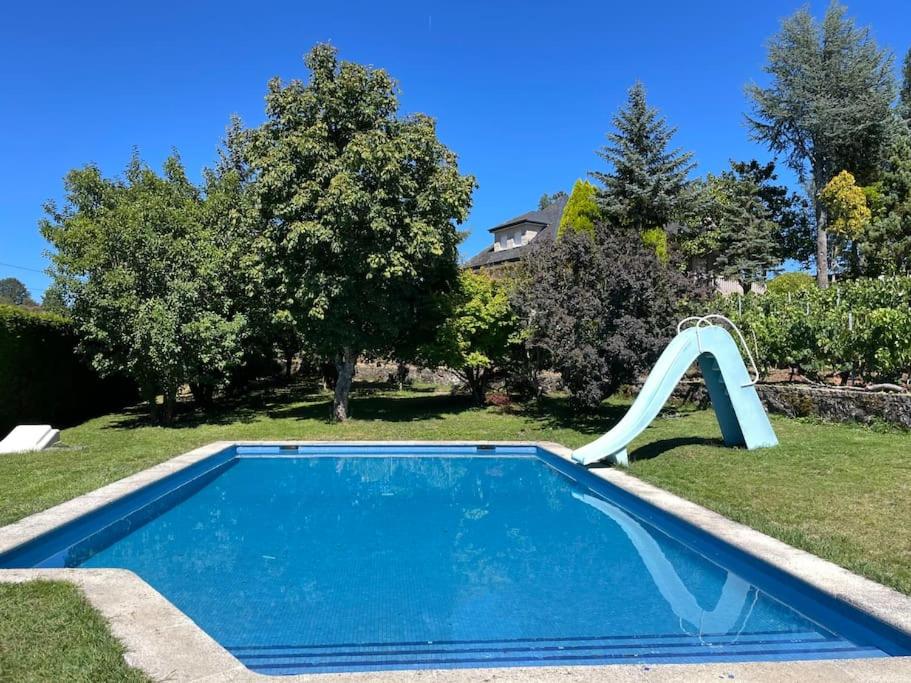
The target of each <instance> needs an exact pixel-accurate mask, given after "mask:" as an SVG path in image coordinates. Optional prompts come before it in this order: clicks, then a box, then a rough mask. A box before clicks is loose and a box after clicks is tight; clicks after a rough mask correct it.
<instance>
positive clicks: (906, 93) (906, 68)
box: [899, 48, 911, 124]
mask: <svg viewBox="0 0 911 683" xmlns="http://www.w3.org/2000/svg"><path fill="white" fill-rule="evenodd" d="M899 106H900V107H901V114H902V116H903V117H904V119H905V121H907V122H908V123H909V124H911V48H908V52H907V53H906V54H905V63H904V65H903V66H902V85H901V91H900V92H899Z"/></svg>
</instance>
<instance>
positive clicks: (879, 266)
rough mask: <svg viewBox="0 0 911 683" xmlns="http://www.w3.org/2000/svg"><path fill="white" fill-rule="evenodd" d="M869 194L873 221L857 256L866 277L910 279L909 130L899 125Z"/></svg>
mask: <svg viewBox="0 0 911 683" xmlns="http://www.w3.org/2000/svg"><path fill="white" fill-rule="evenodd" d="M870 189H872V192H870V194H871V195H873V196H872V199H873V201H871V204H872V210H873V219H872V221H871V222H870V225H869V227H868V229H867V232H866V235H865V237H864V240H863V242H862V243H861V253H862V255H863V262H864V270H865V272H866V273H867V274H869V275H880V274H902V275H911V130H909V127H908V126H907V125H904V124H901V125H900V126H899V131H898V133H897V134H896V135H895V137H894V138H893V140H892V144H891V146H890V149H889V155H888V158H887V160H886V163H885V165H884V167H883V170H882V172H881V174H880V181H879V182H878V183H877V184H876V185H875V186H874V187H873V188H868V190H870Z"/></svg>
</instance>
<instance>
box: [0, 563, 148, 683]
mask: <svg viewBox="0 0 911 683" xmlns="http://www.w3.org/2000/svg"><path fill="white" fill-rule="evenodd" d="M148 680H149V679H148V678H147V677H146V676H145V675H143V674H142V673H141V672H140V671H138V670H137V669H133V668H130V667H128V666H127V665H126V664H125V663H124V661H123V647H122V646H121V645H120V643H119V642H117V640H115V639H114V637H113V636H112V635H111V632H110V631H109V630H108V627H107V624H106V623H105V622H104V619H102V617H101V615H99V614H98V613H97V612H96V611H95V610H94V609H92V607H91V606H90V605H89V604H88V602H86V600H85V598H84V597H83V596H82V594H81V593H80V592H79V590H78V589H77V588H76V587H75V586H72V585H71V584H68V583H61V582H52V581H32V582H29V583H25V584H2V583H0V681H17V682H19V683H29V682H30V681H35V682H36V683H38V682H44V681H72V682H74V683H76V682H81V681H84V682H85V683H101V682H103V681H118V682H121V681H122V682H127V683H128V682H133V681H135V682H136V683H139V682H140V681H148Z"/></svg>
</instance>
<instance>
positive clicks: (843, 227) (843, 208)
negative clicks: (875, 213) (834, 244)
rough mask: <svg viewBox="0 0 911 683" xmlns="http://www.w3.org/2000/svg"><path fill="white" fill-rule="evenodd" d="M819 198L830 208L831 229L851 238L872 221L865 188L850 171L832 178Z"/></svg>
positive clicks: (861, 232)
mask: <svg viewBox="0 0 911 683" xmlns="http://www.w3.org/2000/svg"><path fill="white" fill-rule="evenodd" d="M819 198H820V200H822V202H823V203H824V204H825V205H826V208H827V209H828V210H829V229H830V230H831V231H832V232H833V233H835V234H836V235H838V236H839V237H843V238H845V239H849V240H856V239H857V238H858V237H860V236H861V235H862V234H863V232H864V229H865V228H866V227H867V225H868V224H869V223H870V217H871V213H870V207H869V206H867V195H866V194H865V193H864V189H863V188H862V187H860V186H859V185H858V184H857V182H856V181H855V180H854V176H853V175H851V173H849V172H848V171H842V172H841V173H839V174H838V175H836V176H835V177H834V178H832V180H830V181H829V182H828V183H827V184H826V186H825V187H824V188H822V192H820V193H819Z"/></svg>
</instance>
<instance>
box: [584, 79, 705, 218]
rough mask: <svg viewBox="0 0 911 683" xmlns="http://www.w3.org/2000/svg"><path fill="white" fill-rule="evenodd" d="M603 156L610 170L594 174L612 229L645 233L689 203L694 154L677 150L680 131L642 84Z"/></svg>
mask: <svg viewBox="0 0 911 683" xmlns="http://www.w3.org/2000/svg"><path fill="white" fill-rule="evenodd" d="M613 124H614V130H613V131H612V132H610V133H608V135H607V145H605V146H604V147H603V148H602V149H601V150H600V151H599V152H598V155H599V156H600V157H601V158H603V159H604V160H605V161H607V163H608V170H607V171H595V172H593V173H592V174H591V175H592V177H593V178H595V179H596V180H597V181H598V182H600V183H601V185H602V189H601V193H600V203H601V206H602V209H603V212H604V215H605V217H606V219H607V220H609V221H610V223H611V224H613V225H617V226H622V227H629V228H632V229H634V230H635V231H636V232H638V233H639V234H642V233H643V232H645V231H646V230H649V229H653V228H659V229H664V227H665V226H666V225H667V224H668V223H669V222H670V220H671V219H672V218H673V217H674V216H675V215H676V214H677V212H678V211H680V210H681V208H682V206H683V205H684V203H685V201H686V197H687V195H686V192H685V190H686V189H687V186H688V181H687V176H688V174H689V172H690V171H691V170H692V169H693V168H694V167H695V164H693V163H692V161H691V160H692V154H691V153H690V152H683V151H681V150H679V149H676V148H673V147H671V140H672V138H673V136H674V134H675V133H676V129H675V128H672V127H671V126H669V125H668V124H667V122H666V121H665V120H664V118H663V117H662V116H661V115H660V114H659V112H658V110H657V109H655V108H654V107H651V106H649V104H648V102H647V101H646V94H645V87H644V86H643V85H642V84H641V83H636V84H635V85H633V87H632V88H630V90H629V94H628V97H627V101H626V104H625V105H624V106H623V107H622V108H621V109H620V111H619V112H618V113H617V115H616V116H615V117H614V120H613Z"/></svg>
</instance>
